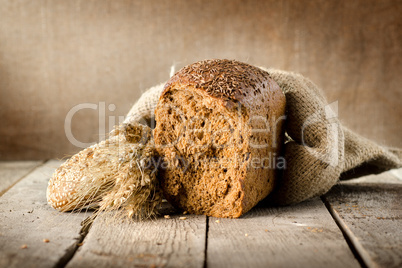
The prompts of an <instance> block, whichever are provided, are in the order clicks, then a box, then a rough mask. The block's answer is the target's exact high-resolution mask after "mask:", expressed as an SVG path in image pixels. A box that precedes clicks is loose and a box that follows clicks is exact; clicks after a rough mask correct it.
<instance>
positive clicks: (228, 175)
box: [154, 60, 285, 218]
mask: <svg viewBox="0 0 402 268" xmlns="http://www.w3.org/2000/svg"><path fill="white" fill-rule="evenodd" d="M284 112H285V97H284V95H283V93H282V91H281V89H280V88H279V86H278V85H277V84H276V83H275V81H273V80H272V79H271V78H270V76H269V74H268V73H267V72H265V71H263V70H261V69H259V68H257V67H254V66H251V65H248V64H245V63H241V62H237V61H230V60H206V61H201V62H197V63H194V64H191V65H189V66H186V67H184V68H183V69H181V70H180V71H179V72H178V73H176V74H175V75H174V76H173V77H172V78H171V79H170V80H169V81H168V82H167V84H166V85H165V88H164V91H163V93H162V95H161V97H160V99H159V103H158V106H157V108H156V110H155V119H156V128H155V130H154V138H155V145H156V149H157V151H158V152H159V154H160V155H161V156H163V159H164V162H163V163H164V165H162V166H161V168H160V173H159V176H160V180H161V185H162V188H163V191H164V194H165V197H166V198H167V199H168V201H169V202H171V203H172V204H173V205H175V206H177V207H179V208H181V209H183V210H186V211H188V212H190V213H195V214H205V215H208V216H214V217H230V218H236V217H239V216H241V215H242V214H244V213H245V212H247V211H248V210H250V209H251V208H252V207H253V206H255V205H256V204H257V203H258V202H259V201H260V200H262V199H263V198H265V197H266V196H267V195H268V194H269V193H270V192H271V191H272V189H273V187H274V182H275V172H276V170H275V167H276V164H275V158H276V157H277V156H279V151H280V144H281V137H282V121H283V120H281V119H283V118H281V116H283V115H284Z"/></svg>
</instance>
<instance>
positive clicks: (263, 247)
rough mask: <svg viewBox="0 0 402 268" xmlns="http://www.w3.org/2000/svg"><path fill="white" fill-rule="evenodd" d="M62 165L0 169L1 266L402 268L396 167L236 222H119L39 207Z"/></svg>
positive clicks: (401, 189)
mask: <svg viewBox="0 0 402 268" xmlns="http://www.w3.org/2000/svg"><path fill="white" fill-rule="evenodd" d="M60 163H61V162H59V161H54V160H52V161H46V162H41V161H39V162H0V183H1V184H0V195H2V196H1V197H0V214H1V216H0V267H65V266H66V267H96V268H100V267H345V268H346V267H361V266H363V267H366V266H367V267H402V231H401V228H402V221H401V215H402V201H401V197H402V183H401V182H402V169H400V170H392V171H388V172H385V173H382V174H380V175H376V176H374V175H372V176H367V177H363V178H360V179H358V180H352V181H348V182H342V183H339V184H338V185H336V186H335V187H334V188H333V189H332V190H331V191H330V192H329V193H328V194H326V195H325V196H323V197H321V198H315V199H313V200H309V201H307V202H303V203H301V204H298V205H295V206H289V207H279V208H278V207H269V206H267V205H263V204H261V205H259V206H257V207H256V208H254V209H253V210H252V211H250V212H249V213H247V214H246V215H245V216H244V217H241V218H239V219H218V218H212V217H206V216H199V215H182V214H180V213H179V212H176V211H174V210H173V209H172V208H166V210H165V211H164V212H163V213H162V214H169V215H170V218H165V217H164V216H163V215H161V216H160V217H158V218H157V219H155V220H150V221H143V222H130V223H127V222H125V223H124V222H123V223H122V222H120V223H118V222H113V221H110V219H108V217H107V215H101V216H98V217H97V218H95V219H94V218H93V217H91V212H81V213H59V212H57V211H55V210H54V209H52V208H51V207H50V206H48V205H47V202H46V187H47V182H48V180H49V177H50V176H51V174H52V172H53V171H54V169H55V168H57V167H58V165H60ZM183 217H185V219H184V218H183ZM85 223H86V224H85Z"/></svg>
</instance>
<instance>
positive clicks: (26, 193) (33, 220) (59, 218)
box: [0, 161, 88, 268]
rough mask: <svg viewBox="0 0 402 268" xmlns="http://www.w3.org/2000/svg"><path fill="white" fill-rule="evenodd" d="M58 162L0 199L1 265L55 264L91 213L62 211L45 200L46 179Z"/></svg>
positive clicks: (47, 164) (27, 179)
mask: <svg viewBox="0 0 402 268" xmlns="http://www.w3.org/2000/svg"><path fill="white" fill-rule="evenodd" d="M59 165H60V162H58V161H50V162H47V163H46V164H44V165H43V166H41V167H39V168H38V169H36V170H35V171H33V172H32V173H30V174H29V175H27V176H26V177H25V178H24V179H23V180H21V181H20V182H18V183H17V184H16V185H15V186H14V187H12V188H11V189H10V190H9V191H7V192H6V193H5V194H4V195H3V196H2V197H1V198H0V267H7V268H8V267H54V266H55V265H56V264H57V263H58V262H59V260H60V259H62V258H63V257H64V256H65V254H66V253H67V251H66V250H67V249H68V248H69V247H70V246H72V245H74V243H75V242H76V239H77V237H79V233H80V229H81V226H80V223H81V222H82V221H83V220H84V219H85V217H86V216H88V215H85V213H75V214H68V213H64V214H63V213H60V212H57V211H56V210H54V209H52V208H51V207H50V206H49V205H48V204H47V201H46V188H47V182H48V180H49V178H50V176H51V174H52V173H53V171H54V170H55V168H56V167H58V166H59ZM43 239H49V242H48V243H45V242H44V241H43ZM23 245H26V246H27V248H25V249H23V248H21V247H22V246H23Z"/></svg>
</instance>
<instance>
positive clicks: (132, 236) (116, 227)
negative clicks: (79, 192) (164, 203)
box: [67, 209, 206, 268]
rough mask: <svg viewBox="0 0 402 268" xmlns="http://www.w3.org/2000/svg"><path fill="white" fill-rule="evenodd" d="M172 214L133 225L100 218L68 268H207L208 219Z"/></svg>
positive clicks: (104, 217) (133, 222)
mask: <svg viewBox="0 0 402 268" xmlns="http://www.w3.org/2000/svg"><path fill="white" fill-rule="evenodd" d="M170 210H171V209H170ZM169 214H171V215H170V218H169V219H166V218H164V217H163V216H161V217H158V218H157V219H155V220H148V221H132V222H127V221H126V222H116V221H113V220H111V218H110V217H108V216H107V215H101V216H98V217H97V218H96V220H95V221H94V223H93V225H92V228H91V231H90V232H89V234H88V236H87V237H86V238H85V240H84V244H83V246H82V247H80V249H79V250H78V252H77V254H76V255H75V256H74V258H73V259H72V261H71V262H70V263H69V264H68V266H67V267H96V268H100V267H203V265H204V260H205V238H206V217H205V216H197V215H181V214H178V213H173V214H172V213H171V212H170V213H169ZM181 217H185V218H186V219H180V218H181Z"/></svg>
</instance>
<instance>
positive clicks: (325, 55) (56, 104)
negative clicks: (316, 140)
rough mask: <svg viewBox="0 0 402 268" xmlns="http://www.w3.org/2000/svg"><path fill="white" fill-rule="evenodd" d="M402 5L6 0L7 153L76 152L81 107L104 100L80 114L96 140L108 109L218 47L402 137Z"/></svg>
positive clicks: (2, 54)
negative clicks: (301, 82)
mask: <svg viewBox="0 0 402 268" xmlns="http://www.w3.org/2000/svg"><path fill="white" fill-rule="evenodd" d="M401 13H402V1H401V0H382V1H377V0H357V1H349V0H342V1H339V0H328V1H321V0H312V1H310V0H302V1H292V0H281V1H278V0H269V1H265V0H248V1H242V0H235V1H229V0H218V1H201V0H196V1H184V0H172V1H166V0H157V1H129V0H116V1H112V2H111V1H106V0H101V1H96V3H95V2H92V1H81V0H73V1H35V2H32V1H26V0H25V1H13V0H5V1H2V4H1V5H0V18H1V20H0V43H1V44H2V45H1V47H0V118H2V120H3V121H4V122H5V124H2V125H1V126H0V136H1V139H0V159H10V160H11V159H50V158H55V157H64V156H65V155H69V154H70V155H71V154H73V153H75V152H77V151H78V150H79V149H80V148H77V147H75V146H74V145H73V144H72V143H70V142H69V140H68V139H67V137H66V133H65V132H64V122H65V118H66V115H67V113H68V111H69V110H70V109H71V108H72V107H74V106H76V105H78V104H82V103H92V104H95V105H97V106H96V107H97V108H96V109H89V108H88V109H83V110H80V111H79V112H77V113H76V114H75V116H74V117H73V120H72V133H73V135H74V136H75V138H77V139H78V140H79V141H81V142H96V141H98V140H99V137H100V136H102V135H103V134H104V132H105V131H103V133H99V132H98V127H99V120H100V121H101V122H105V124H106V127H107V128H108V125H109V122H112V121H113V120H109V116H111V117H112V119H115V121H116V122H117V121H118V118H117V117H118V116H124V115H125V114H126V113H127V112H128V110H129V108H130V107H131V105H132V104H133V103H134V102H135V100H136V99H137V98H138V97H139V96H140V94H141V92H142V91H143V90H145V89H146V88H148V87H150V86H153V85H156V84H158V83H160V82H164V81H166V80H167V79H168V77H169V73H170V67H171V66H172V65H175V66H176V69H177V68H180V67H182V66H184V65H187V64H190V63H193V62H195V61H198V60H202V59H207V58H229V59H237V60H240V61H244V62H247V63H250V64H255V65H259V66H267V67H274V68H279V69H285V70H289V71H296V72H300V73H302V74H303V75H305V76H307V77H309V78H311V79H312V81H314V82H315V83H316V84H317V85H318V86H319V87H321V88H323V90H324V91H325V93H326V95H327V97H328V100H329V101H330V102H333V101H338V105H339V116H340V118H341V119H342V121H343V123H345V124H346V125H347V126H349V127H350V128H351V129H353V130H356V131H357V132H358V133H360V134H362V135H364V136H366V137H368V138H371V139H374V140H376V141H377V142H380V143H382V144H385V145H388V146H395V147H402V143H401V142H402V141H401V139H400V133H401V132H402V124H401V118H402V106H401V105H400V100H401V99H402V91H401V90H400V85H401V84H402V76H401V75H400V74H401V73H402V60H401V59H402V58H401V57H402V32H401V31H400V28H401V26H402V16H400V14H401ZM102 102H104V105H105V106H104V107H105V112H104V113H103V112H102V109H101V105H103V104H102ZM110 104H113V105H115V108H116V109H115V110H113V109H109V105H110ZM112 107H113V106H112ZM112 125H113V122H112ZM106 131H107V130H106Z"/></svg>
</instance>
